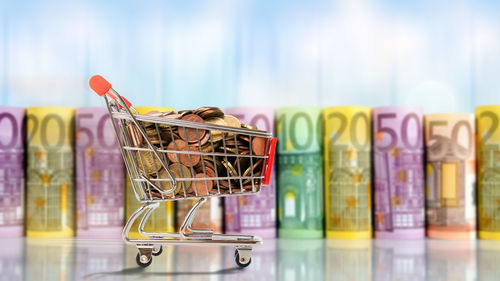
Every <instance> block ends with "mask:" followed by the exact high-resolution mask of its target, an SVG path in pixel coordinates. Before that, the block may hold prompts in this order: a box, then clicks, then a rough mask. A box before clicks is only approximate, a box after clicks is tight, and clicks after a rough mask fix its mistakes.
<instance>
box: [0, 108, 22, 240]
mask: <svg viewBox="0 0 500 281" xmlns="http://www.w3.org/2000/svg"><path fill="white" fill-rule="evenodd" d="M24 114H25V109H24V108H21V107H7V106H0V170H1V171H2V173H1V181H0V216H1V218H2V219H1V220H0V237H2V238H3V237H19V236H23V225H24V224H23V212H24V210H23V209H24V205H23V201H24V192H23V189H24V131H23V129H24Z"/></svg>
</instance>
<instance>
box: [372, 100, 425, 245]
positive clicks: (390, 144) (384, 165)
mask: <svg viewBox="0 0 500 281" xmlns="http://www.w3.org/2000/svg"><path fill="white" fill-rule="evenodd" d="M423 135H424V132H423V111H422V108H420V107H405V106H389V107H377V108H374V109H373V136H374V140H373V146H374V147H373V151H374V153H373V157H374V160H373V163H374V172H375V175H374V181H375V190H374V201H375V202H374V203H375V206H374V207H375V211H374V213H375V214H374V217H375V236H376V237H377V238H385V239H415V238H424V237H425V213H424V205H425V197H424V182H425V174H424V144H423V143H424V136H423Z"/></svg>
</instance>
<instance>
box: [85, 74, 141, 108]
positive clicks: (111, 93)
mask: <svg viewBox="0 0 500 281" xmlns="http://www.w3.org/2000/svg"><path fill="white" fill-rule="evenodd" d="M89 85H90V88H92V90H94V92H96V94H98V95H99V96H101V97H102V96H103V95H107V96H108V97H110V98H112V99H113V100H115V101H116V100H117V98H116V95H115V94H116V91H115V90H114V89H113V87H111V83H109V82H108V81H107V80H106V79H104V77H102V76H101V75H94V76H92V77H91V78H90V80H89ZM120 96H121V95H120ZM121 98H122V99H123V101H124V102H125V104H126V105H127V107H129V108H130V107H132V103H131V102H129V101H128V100H127V99H126V98H125V97H124V96H121ZM118 105H119V106H120V107H122V106H121V105H120V104H119V103H118Z"/></svg>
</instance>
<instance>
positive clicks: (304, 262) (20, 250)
mask: <svg viewBox="0 0 500 281" xmlns="http://www.w3.org/2000/svg"><path fill="white" fill-rule="evenodd" d="M0 247H1V249H2V251H0V252H1V253H0V271H1V274H0V279H1V280H9V281H16V280H37V281H45V280H47V281H49V280H50V281H53V280H286V281H294V280H349V281H353V280H360V281H365V280H377V281H385V280H388V281H389V280H499V279H498V278H499V277H498V276H500V267H499V266H498V263H497V261H498V260H500V242H491V241H471V242H461V241H437V240H415V241H389V240H358V241H340V240H325V239H319V240H285V239H277V240H265V241H264V244H263V245H262V246H258V247H255V248H254V250H253V255H252V263H251V265H250V266H249V267H247V268H245V269H239V268H238V267H237V266H236V264H235V262H234V248H231V247H219V246H198V247H196V246H164V249H163V253H162V254H161V255H160V256H158V257H154V258H153V262H152V264H151V266H150V267H148V268H146V269H140V268H139V267H138V266H137V265H136V262H135V256H136V253H137V250H136V248H135V247H134V246H125V244H124V243H123V242H122V241H121V240H118V239H112V240H90V239H34V238H29V239H27V238H19V239H3V240H1V241H0Z"/></svg>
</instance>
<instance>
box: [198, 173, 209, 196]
mask: <svg viewBox="0 0 500 281" xmlns="http://www.w3.org/2000/svg"><path fill="white" fill-rule="evenodd" d="M195 178H197V179H200V180H196V181H195V182H194V188H195V189H196V192H197V193H198V196H205V195H208V194H209V193H210V191H211V190H212V188H213V182H212V181H211V180H205V179H204V178H205V175H204V174H202V173H199V174H196V176H195Z"/></svg>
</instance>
